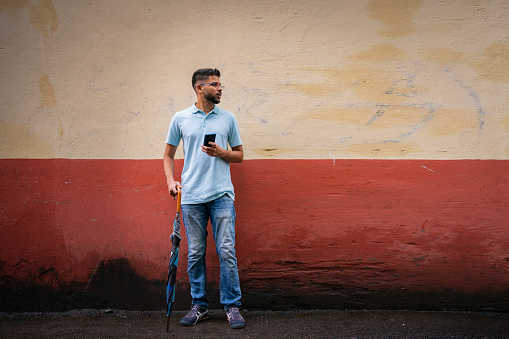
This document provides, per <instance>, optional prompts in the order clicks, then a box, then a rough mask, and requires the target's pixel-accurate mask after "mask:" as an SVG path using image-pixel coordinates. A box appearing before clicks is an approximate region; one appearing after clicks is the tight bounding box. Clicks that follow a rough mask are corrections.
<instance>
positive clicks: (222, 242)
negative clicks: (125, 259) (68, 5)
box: [163, 68, 245, 328]
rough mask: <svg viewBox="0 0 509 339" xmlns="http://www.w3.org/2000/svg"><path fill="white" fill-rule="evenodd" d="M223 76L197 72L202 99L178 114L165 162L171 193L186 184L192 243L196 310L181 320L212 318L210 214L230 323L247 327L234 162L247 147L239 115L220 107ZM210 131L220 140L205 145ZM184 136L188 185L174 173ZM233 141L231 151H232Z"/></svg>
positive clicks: (187, 224) (184, 191)
mask: <svg viewBox="0 0 509 339" xmlns="http://www.w3.org/2000/svg"><path fill="white" fill-rule="evenodd" d="M220 77H221V74H220V72H219V71H218V70H217V69H210V68H205V69H199V70H197V71H196V72H194V74H193V78H192V85H193V88H194V91H195V93H196V98H197V101H196V103H195V104H194V105H192V106H191V107H189V108H187V109H185V110H183V111H180V112H177V113H176V114H175V115H174V116H173V118H172V120H171V123H170V128H169V130H168V136H167V139H166V149H165V152H164V158H163V163H164V172H165V175H166V181H167V184H168V190H169V193H170V194H171V195H172V196H173V197H175V196H176V194H177V187H182V218H183V222H184V227H185V229H186V236H187V243H188V247H189V252H188V269H187V271H188V274H189V283H190V285H191V296H192V298H193V301H192V308H191V311H189V313H188V314H187V315H186V316H185V317H184V318H182V320H181V321H180V324H181V325H184V326H192V325H195V324H196V323H197V322H198V321H200V320H203V319H206V318H208V306H209V300H208V298H207V296H206V283H207V277H206V267H205V252H206V251H205V249H206V241H207V230H206V228H207V222H208V220H209V219H210V222H211V224H212V233H213V236H214V240H215V243H216V252H217V254H218V256H219V262H220V271H221V272H220V273H221V278H220V284H219V292H220V301H221V304H223V305H224V309H225V311H226V316H227V318H228V321H229V323H230V326H231V327H232V328H243V327H244V326H245V321H244V319H243V318H242V315H241V314H240V312H239V307H240V298H241V291H240V282H239V274H238V269H237V258H236V256H235V208H234V205H233V201H234V198H235V194H234V190H233V185H232V182H231V176H230V163H240V162H242V160H243V159H244V150H243V148H242V140H241V138H240V133H239V128H238V126H237V121H236V119H235V117H234V115H233V114H232V113H230V112H228V111H226V110H223V109H221V108H219V107H218V106H217V104H219V102H220V101H221V95H222V94H223V87H222V85H221V82H220ZM207 134H215V141H213V142H208V143H207V145H204V138H205V135H207ZM181 139H182V141H183V147H184V168H183V169H182V175H181V179H182V185H181V184H180V182H178V181H175V178H174V168H175V166H174V164H175V163H174V157H175V152H176V150H177V146H178V145H179V143H180V140H181ZM228 144H229V145H230V147H231V150H228Z"/></svg>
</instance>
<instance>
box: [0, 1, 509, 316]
mask: <svg viewBox="0 0 509 339" xmlns="http://www.w3.org/2000/svg"><path fill="white" fill-rule="evenodd" d="M508 27H509V3H507V1H503V0H498V1H497V0H495V1H482V0H471V1H460V0H449V1H448V0H436V1H434V0H373V1H333V0H323V1H314V2H309V1H279V2H274V1H256V2H252V1H236V2H233V3H232V2H227V1H221V0H219V1H214V2H209V1H204V0H190V1H167V2H162V1H120V0H118V1H107V2H105V1H56V0H53V1H52V0H40V1H36V0H31V1H28V0H26V1H2V2H0V30H1V32H2V34H1V36H0V54H1V56H2V58H1V59H0V65H1V66H0V70H1V77H0V84H1V85H0V114H1V116H0V158H1V159H0V174H1V176H2V180H1V182H0V199H1V201H0V203H1V205H0V277H1V281H0V283H1V285H0V288H1V297H2V303H1V304H2V308H3V309H11V310H12V309H16V310H25V309H49V308H64V309H65V308H73V307H90V306H93V307H103V306H104V307H111V306H114V305H117V306H118V307H125V308H138V309H139V308H142V309H158V308H159V307H161V306H160V305H161V304H163V303H164V301H163V297H162V294H163V291H164V290H163V287H162V286H163V285H164V278H165V274H166V267H167V260H168V256H169V234H170V231H171V230H170V225H171V222H172V220H173V216H174V212H175V211H174V208H175V206H174V203H173V202H172V201H171V200H170V199H169V198H168V196H167V194H166V188H165V187H164V183H165V181H164V176H163V173H162V164H161V160H160V158H161V156H162V151H163V149H164V140H165V136H166V132H167V127H168V124H169V122H170V120H171V117H172V115H173V114H174V113H175V112H176V111H178V110H181V109H183V108H186V107H188V106H189V105H190V104H191V103H192V102H193V100H194V93H193V90H192V88H191V85H190V76H191V74H192V72H193V71H194V70H195V69H197V68H201V67H210V66H212V67H218V68H219V69H220V70H221V72H222V74H223V76H222V82H223V83H224V84H225V85H226V89H225V90H224V96H223V100H222V102H221V106H222V107H223V108H225V109H228V110H230V111H231V112H233V113H234V114H235V115H236V117H237V119H238V122H239V126H240V129H241V134H242V136H243V142H244V149H245V154H246V158H247V160H246V161H244V162H243V163H242V164H236V165H233V166H232V174H233V180H234V183H235V187H236V193H237V201H236V207H237V212H238V225H237V252H238V256H239V265H240V274H241V279H242V284H243V289H244V295H245V301H244V302H245V305H246V307H251V308H256V307H272V308H277V307H278V305H285V306H286V305H288V306H295V307H297V306H298V307H339V308H370V307H371V308H400V307H403V308H418V309H467V310H472V309H476V310H477V309H496V310H506V311H507V310H509V306H508V305H509V304H508V302H509V299H508V298H509V229H508V220H509V194H508V193H509V187H508V185H509V183H508V180H509V177H508V173H509V162H508V160H507V159H508V155H509V138H508V133H507V132H508V129H509V114H508V107H509V94H508V93H509V91H508V90H509V61H508V60H509V59H508V58H507V55H508V54H509V29H508ZM181 157H182V154H181V153H179V158H181ZM181 165H182V164H181V161H179V166H181ZM210 245H212V243H210ZM186 250H187V248H186V246H185V244H184V245H183V251H184V253H185V251H186ZM209 252H210V253H209V255H208V260H209V266H210V269H209V273H210V277H209V280H210V284H211V293H212V294H213V295H214V294H217V291H216V290H217V288H216V287H217V282H218V279H219V274H218V265H217V262H216V261H217V256H215V253H213V246H209ZM181 267H182V269H181V271H180V272H181V273H180V276H179V277H180V281H179V283H180V285H179V286H180V290H179V293H180V294H181V298H179V299H178V302H179V303H180V304H177V307H180V308H182V309H184V308H187V306H188V305H187V302H188V301H189V297H188V296H187V294H188V291H187V286H186V280H187V275H186V273H185V261H184V260H183V261H182V263H181ZM215 299H217V298H215ZM216 301H217V300H216ZM161 308H162V307H161Z"/></svg>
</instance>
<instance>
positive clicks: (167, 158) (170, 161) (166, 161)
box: [163, 144, 182, 197]
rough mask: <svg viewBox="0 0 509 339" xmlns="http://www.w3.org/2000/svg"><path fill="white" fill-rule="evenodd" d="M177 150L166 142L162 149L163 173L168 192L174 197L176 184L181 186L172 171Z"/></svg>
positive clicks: (173, 170)
mask: <svg viewBox="0 0 509 339" xmlns="http://www.w3.org/2000/svg"><path fill="white" fill-rule="evenodd" d="M176 152H177V146H174V145H170V144H166V148H165V150H164V156H163V167H164V175H165V176H166V183H167V184H168V192H169V193H170V194H171V195H172V196H173V197H176V196H177V194H178V192H177V186H178V187H182V186H181V185H180V182H178V181H175V177H174V172H175V153H176Z"/></svg>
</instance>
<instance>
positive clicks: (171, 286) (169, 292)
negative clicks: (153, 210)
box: [166, 188, 181, 332]
mask: <svg viewBox="0 0 509 339" xmlns="http://www.w3.org/2000/svg"><path fill="white" fill-rule="evenodd" d="M177 190H178V194H177V215H176V216H175V220H174V221H173V233H172V234H171V236H170V239H171V255H170V264H169V267H168V281H167V283H166V332H168V331H169V329H170V316H171V312H172V311H173V305H174V303H175V280H176V279H177V265H178V260H179V248H180V240H181V237H180V202H181V193H180V188H177Z"/></svg>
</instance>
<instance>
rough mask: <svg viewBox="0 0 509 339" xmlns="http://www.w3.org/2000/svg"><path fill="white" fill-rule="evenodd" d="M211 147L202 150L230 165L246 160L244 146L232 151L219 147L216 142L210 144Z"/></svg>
mask: <svg viewBox="0 0 509 339" xmlns="http://www.w3.org/2000/svg"><path fill="white" fill-rule="evenodd" d="M209 145H211V146H210V147H207V146H203V145H202V146H201V150H202V151H203V152H205V153H207V155H209V156H211V157H220V158H221V159H223V160H225V161H228V162H230V163H240V162H242V160H244V149H243V148H242V145H239V146H235V147H232V150H231V151H228V150H225V149H223V148H221V147H219V145H218V144H216V143H215V142H210V143H209Z"/></svg>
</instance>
